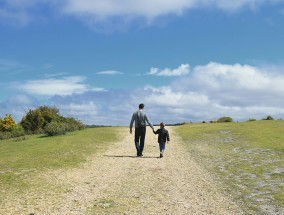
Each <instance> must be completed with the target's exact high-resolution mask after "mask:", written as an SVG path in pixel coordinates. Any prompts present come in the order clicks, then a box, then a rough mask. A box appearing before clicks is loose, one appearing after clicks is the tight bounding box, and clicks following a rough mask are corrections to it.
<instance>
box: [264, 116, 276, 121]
mask: <svg viewBox="0 0 284 215" xmlns="http://www.w3.org/2000/svg"><path fill="white" fill-rule="evenodd" d="M263 120H274V119H273V117H272V116H270V115H269V116H267V117H266V118H265V119H263Z"/></svg>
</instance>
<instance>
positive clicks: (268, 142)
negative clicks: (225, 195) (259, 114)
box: [177, 121, 284, 214]
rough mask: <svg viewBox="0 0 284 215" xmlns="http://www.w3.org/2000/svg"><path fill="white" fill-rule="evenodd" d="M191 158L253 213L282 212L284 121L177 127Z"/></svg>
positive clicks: (283, 194)
mask: <svg viewBox="0 0 284 215" xmlns="http://www.w3.org/2000/svg"><path fill="white" fill-rule="evenodd" d="M177 132H178V134H179V135H180V136H181V137H182V138H183V140H184V142H185V143H186V144H187V147H188V150H189V152H190V153H191V156H192V157H194V158H195V159H196V160H197V161H198V162H199V163H200V164H202V165H204V167H205V168H207V169H208V171H210V172H212V174H215V175H216V176H217V178H218V179H219V180H220V181H221V183H222V184H224V189H225V190H226V192H230V193H231V194H233V196H234V197H235V199H236V200H238V201H239V202H241V203H242V204H243V207H244V208H247V209H248V211H254V212H255V214H281V213H283V211H284V121H256V122H244V123H216V124H215V123H214V124H188V125H184V126H180V127H178V128H177Z"/></svg>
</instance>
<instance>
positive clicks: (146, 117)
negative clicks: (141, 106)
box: [145, 113, 154, 130]
mask: <svg viewBox="0 0 284 215" xmlns="http://www.w3.org/2000/svg"><path fill="white" fill-rule="evenodd" d="M145 119H146V121H147V123H148V125H150V127H151V128H152V129H153V130H154V127H153V125H152V123H151V121H150V120H149V119H148V116H147V114H146V113H145Z"/></svg>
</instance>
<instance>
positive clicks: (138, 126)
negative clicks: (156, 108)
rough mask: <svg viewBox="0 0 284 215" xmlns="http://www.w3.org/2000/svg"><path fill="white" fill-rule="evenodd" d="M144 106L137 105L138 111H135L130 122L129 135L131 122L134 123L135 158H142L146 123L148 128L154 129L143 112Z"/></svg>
mask: <svg viewBox="0 0 284 215" xmlns="http://www.w3.org/2000/svg"><path fill="white" fill-rule="evenodd" d="M143 109H144V104H140V105H139V110H138V111H135V112H134V113H133V115H132V118H131V121H130V126H129V128H130V134H132V127H133V122H134V121H135V139H134V142H135V147H136V150H137V156H138V157H141V156H143V154H142V153H143V149H144V141H145V135H146V122H147V123H148V124H149V125H150V127H151V128H152V129H153V130H154V127H153V125H152V123H151V121H150V120H149V119H148V117H147V114H146V113H145V112H144V111H143Z"/></svg>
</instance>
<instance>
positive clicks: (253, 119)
mask: <svg viewBox="0 0 284 215" xmlns="http://www.w3.org/2000/svg"><path fill="white" fill-rule="evenodd" d="M248 121H249V122H252V121H256V119H255V118H249V120H248Z"/></svg>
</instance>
